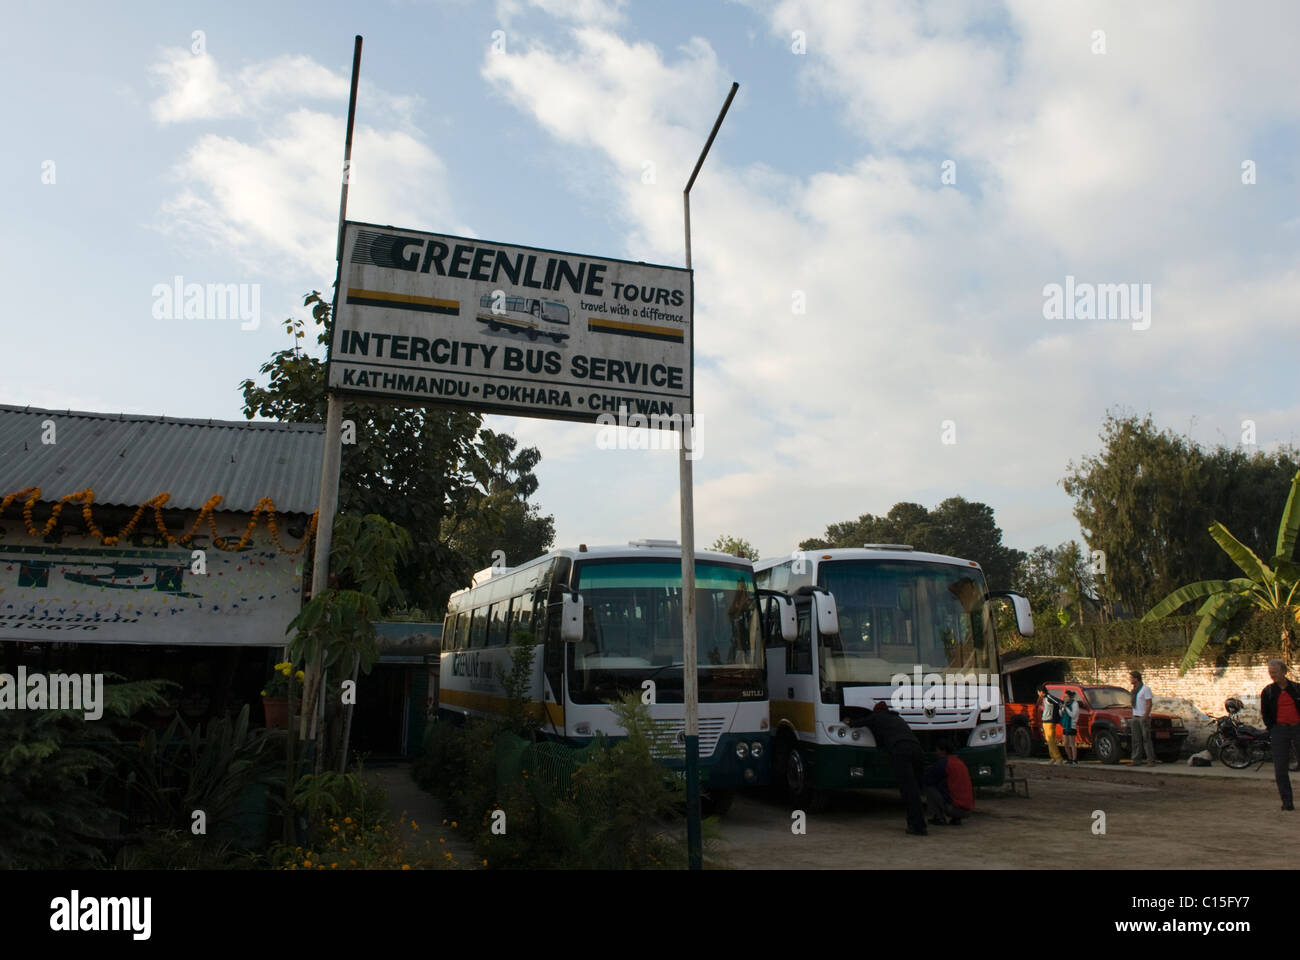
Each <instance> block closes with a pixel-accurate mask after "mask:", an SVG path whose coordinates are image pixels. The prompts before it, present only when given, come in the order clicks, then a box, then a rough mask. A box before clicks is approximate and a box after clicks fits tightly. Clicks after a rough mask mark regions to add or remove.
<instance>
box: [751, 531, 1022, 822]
mask: <svg viewBox="0 0 1300 960" xmlns="http://www.w3.org/2000/svg"><path fill="white" fill-rule="evenodd" d="M754 569H755V578H756V580H757V583H758V586H759V587H760V588H762V589H764V590H772V591H779V592H782V593H786V594H790V595H793V596H794V600H795V610H796V617H797V629H796V639H795V641H794V642H793V643H783V642H782V639H781V635H780V633H779V632H778V630H777V628H776V625H775V621H776V619H777V617H776V616H774V615H772V614H773V612H774V611H773V610H765V612H766V613H768V617H767V624H768V629H767V631H766V636H767V645H768V652H767V664H768V690H769V695H770V697H771V711H772V714H771V716H772V735H773V738H774V739H773V744H772V748H773V760H772V764H773V772H772V777H773V780H774V782H776V783H778V784H781V785H783V786H784V788H785V790H786V793H787V795H788V796H789V797H790V798H791V799H793V800H795V801H796V802H797V803H800V804H807V805H810V806H814V807H815V806H817V805H818V804H819V803H820V802H821V801H822V800H824V799H825V791H827V790H834V789H843V788H852V787H881V786H894V785H896V784H895V780H894V776H893V772H892V769H891V767H890V763H889V758H888V757H887V756H884V755H882V753H881V752H880V751H878V750H877V749H876V747H875V740H874V738H873V737H872V735H871V732H870V731H869V730H867V729H865V728H861V727H853V726H850V725H849V723H848V721H849V720H851V719H852V718H853V717H854V714H855V712H856V711H861V710H870V709H872V708H873V707H874V706H875V704H876V703H877V702H879V701H882V700H883V701H886V702H887V703H889V704H890V706H891V708H893V709H895V710H896V711H897V712H898V713H899V714H900V715H902V717H903V718H904V719H905V720H906V721H907V723H908V725H909V726H911V727H912V729H913V730H914V731H915V732H916V733H917V736H918V739H920V741H921V745H922V748H923V749H924V750H925V751H926V753H927V754H928V753H930V752H931V751H932V750H933V747H934V744H935V741H936V740H937V738H939V737H945V738H947V739H948V740H949V742H951V743H953V745H954V746H956V747H957V753H958V756H960V757H961V758H962V759H963V760H964V761H966V763H967V765H968V766H969V767H970V772H971V781H972V783H974V784H988V785H996V784H1001V783H1002V782H1003V779H1004V776H1005V766H1006V747H1005V742H1006V727H1005V724H1004V718H1003V715H1002V698H1001V693H1000V686H999V683H998V653H997V637H996V635H995V633H994V623H993V621H994V616H993V612H992V610H991V605H990V603H989V599H990V596H991V595H990V594H989V592H988V588H987V586H986V585H985V582H984V574H983V571H981V570H980V567H979V564H977V563H975V562H974V561H973V560H961V559H958V558H956V557H948V556H941V555H938V554H930V553H919V552H916V551H914V550H913V549H912V548H911V547H908V546H903V545H894V544H868V545H867V546H866V547H864V548H862V549H830V550H807V551H799V552H796V553H795V554H792V555H791V556H788V557H782V558H778V559H770V560H760V561H758V562H757V563H755V565H754ZM992 596H1003V597H1006V598H1008V599H1009V600H1011V601H1012V603H1013V606H1014V608H1015V613H1016V620H1017V624H1018V629H1019V630H1020V632H1021V633H1022V634H1024V635H1025V636H1029V635H1030V634H1032V633H1033V619H1032V615H1031V613H1030V610H1029V603H1028V601H1027V600H1025V598H1024V597H1021V596H1019V595H1017V594H1011V593H998V594H993V595H992Z"/></svg>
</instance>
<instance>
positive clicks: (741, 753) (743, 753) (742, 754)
mask: <svg viewBox="0 0 1300 960" xmlns="http://www.w3.org/2000/svg"><path fill="white" fill-rule="evenodd" d="M736 756H738V757H739V758H740V759H741V760H744V759H745V758H746V757H747V756H749V747H747V746H745V745H744V744H743V743H738V744H736Z"/></svg>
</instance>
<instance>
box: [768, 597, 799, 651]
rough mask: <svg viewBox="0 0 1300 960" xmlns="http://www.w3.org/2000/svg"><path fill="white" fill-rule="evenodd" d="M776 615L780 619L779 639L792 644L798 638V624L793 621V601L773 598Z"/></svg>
mask: <svg viewBox="0 0 1300 960" xmlns="http://www.w3.org/2000/svg"><path fill="white" fill-rule="evenodd" d="M773 599H774V600H775V601H776V615H777V616H778V617H780V618H781V639H782V640H784V641H785V642H786V643H794V642H795V640H797V639H798V638H799V622H798V620H796V619H795V613H794V601H793V600H791V599H790V598H789V597H774V598H773Z"/></svg>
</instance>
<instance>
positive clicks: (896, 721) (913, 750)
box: [860, 700, 929, 837]
mask: <svg viewBox="0 0 1300 960" xmlns="http://www.w3.org/2000/svg"><path fill="white" fill-rule="evenodd" d="M860 722H861V724H862V726H864V727H866V728H867V729H868V730H870V731H871V734H872V736H874V737H875V738H876V746H878V747H879V748H880V749H881V750H884V751H885V752H886V753H888V754H889V759H890V761H891V762H892V763H893V765H894V777H895V778H896V779H897V780H898V792H899V794H901V795H902V797H903V803H904V805H905V806H906V807H907V832H908V833H910V834H912V835H914V836H919V837H923V836H925V835H926V834H927V833H929V831H928V830H927V829H926V826H925V808H924V807H923V806H922V804H921V777H922V776H923V775H924V773H925V764H924V761H923V760H922V757H921V741H920V740H918V739H917V738H916V734H915V733H913V732H912V728H911V727H909V726H908V725H907V721H906V720H904V719H903V718H902V717H900V716H899V715H898V714H896V713H895V712H894V711H893V710H890V709H889V704H887V703H886V702H885V701H884V700H880V701H878V702H877V703H876V706H875V709H874V710H872V711H871V713H868V714H866V715H865V716H863V717H862V718H861V721H860Z"/></svg>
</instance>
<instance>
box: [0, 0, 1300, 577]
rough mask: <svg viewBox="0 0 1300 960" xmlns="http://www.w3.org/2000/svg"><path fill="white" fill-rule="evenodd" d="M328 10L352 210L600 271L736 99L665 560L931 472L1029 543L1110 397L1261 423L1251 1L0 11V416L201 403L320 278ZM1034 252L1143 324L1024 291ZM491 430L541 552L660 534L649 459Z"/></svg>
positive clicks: (1264, 385)
mask: <svg viewBox="0 0 1300 960" xmlns="http://www.w3.org/2000/svg"><path fill="white" fill-rule="evenodd" d="M497 31H500V32H499V33H498V32H497ZM356 33H360V34H362V35H363V36H364V37H365V49H364V55H363V62H362V82H361V90H360V98H359V107H358V132H357V138H356V145H355V150H354V159H353V174H352V181H351V182H352V188H351V198H350V206H349V215H350V216H351V217H352V218H353V219H358V220H367V221H371V222H376V223H392V224H397V225H400V226H406V227H410V228H413V229H422V230H430V231H436V232H445V233H454V234H460V235H465V236H477V237H485V238H489V239H492V240H498V241H507V242H513V243H519V244H527V245H534V246H539V247H548V248H553V249H559V250H573V251H578V252H584V253H591V254H596V255H603V256H611V257H622V258H627V259H632V260H646V261H650V262H657V263H665V264H681V263H682V262H683V259H684V251H683V242H682V219H681V190H682V187H683V186H684V184H685V180H686V177H687V175H688V174H689V170H690V167H691V165H692V164H693V163H694V160H695V158H696V156H697V154H698V152H699V149H700V147H701V146H702V145H703V141H704V138H705V136H706V135H707V133H708V130H709V127H710V125H711V124H712V122H713V119H714V117H715V116H716V114H717V111H718V109H719V107H720V106H721V104H722V101H723V99H724V97H725V95H726V91H727V88H728V86H729V84H730V83H731V81H732V80H737V81H739V82H740V84H741V89H740V93H739V95H738V96H737V99H736V101H735V104H734V106H733V108H732V111H731V114H730V116H729V117H728V119H727V122H726V124H725V126H724V127H723V130H722V133H721V135H720V137H719V139H718V141H717V143H716V145H715V147H714V149H713V152H712V154H711V155H710V157H709V160H708V163H707V165H706V167H705V169H704V172H703V174H702V175H701V178H700V180H699V182H698V184H697V186H696V188H695V191H694V193H693V194H692V221H693V227H694V234H693V244H694V262H695V269H696V279H695V290H696V310H695V324H696V327H695V356H696V377H697V389H696V409H697V417H698V420H699V423H700V432H701V454H702V455H701V458H700V459H699V460H697V461H696V464H695V479H696V490H695V506H696V523H697V530H698V540H699V541H700V543H701V544H706V543H707V542H708V541H709V540H711V539H712V538H713V537H714V536H716V535H718V534H720V533H732V534H737V535H741V536H744V537H746V538H748V539H749V540H751V541H752V542H753V543H754V544H755V545H756V546H757V547H759V549H760V550H761V551H762V552H763V554H764V555H770V554H776V553H785V552H788V551H789V550H791V549H792V548H793V547H794V546H795V544H796V542H797V541H798V540H799V539H802V538H804V537H807V536H812V535H816V534H819V533H820V532H821V531H822V530H823V529H824V528H825V526H826V525H827V524H828V523H831V522H835V521H839V520H844V519H849V518H853V517H856V516H857V515H858V514H860V513H863V512H872V513H883V512H884V511H886V510H887V509H888V508H889V507H890V505H892V504H893V503H895V502H896V501H899V500H904V499H906V500H913V501H917V502H920V503H923V504H926V505H929V506H933V505H934V504H936V503H938V502H939V501H940V500H942V499H943V498H945V497H948V496H952V495H954V494H960V495H963V496H965V497H968V498H971V499H977V500H983V501H985V502H987V503H989V504H991V505H992V506H993V507H994V508H995V510H996V513H997V518H998V520H999V522H1000V524H1001V525H1002V527H1003V530H1004V532H1005V539H1006V540H1007V542H1009V543H1010V544H1012V545H1014V546H1017V547H1020V548H1022V549H1028V548H1030V547H1032V546H1033V545H1034V544H1037V543H1053V544H1054V543H1057V542H1059V541H1062V540H1065V539H1068V538H1070V537H1072V536H1077V535H1078V528H1077V526H1076V525H1075V523H1074V521H1073V519H1072V517H1071V513H1070V500H1069V498H1068V497H1066V495H1065V493H1064V492H1063V490H1062V489H1061V486H1060V482H1059V481H1060V479H1061V477H1062V476H1063V474H1064V472H1065V469H1066V464H1067V462H1068V461H1070V460H1071V459H1074V460H1076V461H1077V460H1078V459H1079V458H1080V457H1082V456H1084V455H1087V454H1090V453H1094V452H1096V450H1097V448H1098V440H1097V433H1098V430H1099V428H1100V425H1101V422H1102V419H1103V417H1104V416H1105V413H1106V411H1107V410H1108V409H1117V410H1120V411H1126V412H1136V413H1139V414H1145V413H1147V412H1148V411H1150V412H1151V413H1152V414H1153V415H1154V417H1155V419H1156V422H1157V423H1158V424H1160V425H1161V426H1166V427H1171V428H1173V429H1176V430H1178V431H1181V432H1190V433H1191V435H1192V436H1194V437H1196V438H1197V439H1198V440H1200V441H1202V442H1205V443H1227V444H1230V445H1235V444H1237V443H1238V442H1240V441H1241V438H1242V430H1243V427H1242V423H1243V421H1245V420H1251V421H1254V423H1255V429H1256V431H1257V442H1258V444H1259V446H1260V447H1261V448H1263V449H1270V448H1272V447H1274V446H1276V445H1277V444H1279V443H1288V442H1289V443H1296V442H1297V441H1300V398H1298V396H1297V391H1296V389H1295V386H1294V380H1295V364H1296V358H1297V353H1298V350H1297V348H1298V347H1300V332H1298V331H1300V324H1298V323H1297V317H1296V313H1297V303H1298V302H1300V276H1298V275H1297V253H1298V252H1300V203H1298V202H1297V201H1298V198H1300V192H1298V191H1297V186H1298V184H1297V175H1298V173H1300V161H1298V160H1297V157H1300V100H1298V99H1297V97H1296V93H1295V91H1296V89H1297V86H1298V82H1300V56H1297V50H1296V46H1297V38H1298V37H1300V5H1296V4H1294V3H1292V2H1290V0H1278V2H1248V3H1243V4H1227V3H1211V2H1193V0H1178V2H1173V0H1170V2H1147V3H1142V4H1138V5H1135V4H1131V3H1125V2H1113V3H1112V2H1102V0H1088V2H1077V3H1043V2H1041V0H1010V2H1003V3H979V4H975V3H958V2H949V0H942V2H932V3H924V4H916V3H912V2H904V0H898V2H893V0H880V2H867V0H864V2H842V3H840V2H837V3H828V2H811V0H808V2H804V0H784V2H768V0H745V2H722V0H711V2H686V0H682V2H675V0H674V2H670V0H655V2H641V0H637V2H627V3H625V2H620V0H496V2H489V0H484V2H472V0H428V2H417V0H376V2H372V3H366V4H356V5H348V4H342V3H325V4H316V3H312V4H307V3H275V4H268V3H230V4H222V5H220V6H217V5H193V6H191V5H188V4H183V3H161V2H159V3H137V4H132V5H129V7H126V8H125V9H119V8H117V7H115V6H109V5H100V4H89V3H87V4H82V5H76V4H67V5H60V6H47V5H40V4H37V5H24V6H21V7H18V8H15V9H14V10H11V11H10V12H9V13H8V14H7V26H6V29H5V31H4V32H3V33H0V79H3V81H4V83H5V87H6V89H7V90H8V91H9V94H8V96H7V97H6V100H5V108H4V127H5V141H6V147H5V149H4V150H3V151H0V180H2V182H3V184H4V186H3V188H0V213H2V215H3V222H4V225H5V229H4V230H3V231H2V232H0V263H2V264H3V267H2V268H0V269H2V270H3V276H4V279H5V281H6V282H5V284H4V287H5V290H6V291H7V293H8V303H7V305H6V306H7V310H6V316H5V318H4V320H3V321H2V322H3V324H4V328H3V329H4V337H3V341H2V342H3V344H4V358H5V361H6V362H5V364H4V368H5V376H4V377H3V378H2V379H0V402H4V403H14V404H27V403H30V404H33V405H37V406H45V407H52V408H71V409H81V410H97V411H126V412H138V413H152V414H166V415H169V416H189V417H218V418H228V419H235V418H238V417H239V416H240V395H239V392H238V390H237V384H238V383H239V382H240V381H241V380H242V379H243V378H245V377H248V376H253V375H255V373H256V370H257V367H258V365H259V364H260V363H262V362H263V361H264V360H265V359H266V357H267V356H269V354H270V353H271V352H272V351H274V350H277V349H280V348H282V347H284V346H287V345H288V342H289V341H288V338H287V337H286V335H285V334H284V332H283V329H282V325H281V324H280V323H278V321H280V320H282V319H283V318H285V317H288V316H294V315H296V316H305V315H306V313H305V311H304V310H303V309H302V307H301V306H300V304H301V300H302V295H303V294H304V293H306V292H307V291H309V290H312V289H319V290H322V291H328V290H329V287H330V284H331V283H332V282H333V277H334V260H333V257H334V244H335V236H336V233H335V231H336V229H337V227H336V220H337V212H338V182H339V170H340V166H341V155H342V140H343V127H344V120H345V115H346V106H347V104H346V101H347V87H348V71H349V68H350V62H351V53H352V37H353V35H354V34H356ZM647 170H652V171H653V174H654V175H653V177H647V176H646V175H645V174H646V171H647ZM647 179H649V180H651V181H652V182H646V181H647ZM176 277H183V278H184V282H186V283H191V282H198V283H203V284H207V283H237V284H250V285H257V290H258V295H259V303H258V306H259V308H260V324H259V325H258V326H257V328H256V329H248V330H246V329H241V326H249V325H251V324H241V322H240V321H239V319H237V318H236V319H231V320H219V319H204V320H197V319H191V320H185V319H167V318H161V319H160V318H157V317H155V315H154V314H155V312H156V311H155V310H154V309H153V308H154V305H155V297H154V292H153V291H154V288H155V286H156V285H159V284H171V283H173V281H174V278H176ZM1067 277H1071V278H1073V280H1072V281H1070V282H1071V283H1072V284H1074V285H1075V289H1081V288H1082V285H1087V284H1136V285H1137V287H1136V288H1135V290H1136V292H1137V294H1138V297H1139V298H1140V299H1139V300H1135V301H1134V304H1135V306H1136V305H1137V304H1138V303H1141V305H1142V311H1143V312H1144V315H1142V314H1140V313H1139V312H1138V311H1137V310H1136V309H1133V310H1131V311H1130V312H1131V313H1132V314H1133V315H1132V316H1122V315H1118V311H1116V310H1111V311H1110V313H1111V314H1112V315H1109V316H1107V315H1101V316H1097V315H1094V314H1089V313H1087V311H1086V310H1082V309H1081V310H1079V311H1069V314H1068V315H1066V316H1063V315H1060V314H1054V313H1053V312H1052V310H1050V309H1048V307H1047V304H1048V300H1049V296H1048V295H1047V294H1046V293H1045V288H1050V285H1052V284H1060V285H1062V286H1063V287H1064V285H1065V284H1066V283H1067V279H1066V278H1067ZM1148 285H1149V286H1148ZM249 289H251V287H250V288H249ZM1148 292H1149V299H1147V296H1148ZM1105 312H1106V311H1102V313H1103V314H1105ZM488 421H489V425H490V426H492V427H493V428H494V429H500V430H508V431H512V432H514V433H515V434H516V435H517V436H518V437H519V438H520V440H521V442H523V443H525V444H534V445H536V446H538V447H540V449H541V451H542V454H543V461H542V464H541V467H540V468H539V471H538V473H539V476H540V479H541V487H540V490H539V492H538V495H537V499H538V502H539V504H540V505H541V507H542V508H543V510H544V511H545V512H548V513H553V514H554V515H555V518H556V529H557V534H558V542H559V543H561V544H571V543H575V542H578V541H585V542H589V543H602V542H605V543H610V542H612V543H617V542H622V541H624V540H627V539H629V538H632V537H641V536H657V537H673V538H675V537H676V536H677V534H678V520H677V458H676V454H675V453H673V452H671V451H650V452H646V451H633V450H623V451H620V450H605V449H600V448H599V447H598V445H597V428H596V427H594V426H590V425H574V424H562V423H552V422H546V421H538V420H523V419H511V418H503V417H489V418H488ZM945 441H949V442H945ZM951 441H955V442H951Z"/></svg>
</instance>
